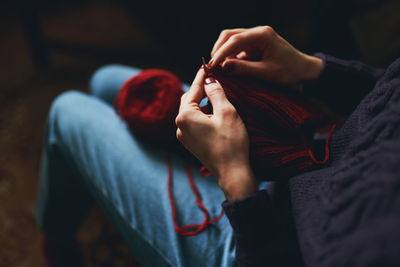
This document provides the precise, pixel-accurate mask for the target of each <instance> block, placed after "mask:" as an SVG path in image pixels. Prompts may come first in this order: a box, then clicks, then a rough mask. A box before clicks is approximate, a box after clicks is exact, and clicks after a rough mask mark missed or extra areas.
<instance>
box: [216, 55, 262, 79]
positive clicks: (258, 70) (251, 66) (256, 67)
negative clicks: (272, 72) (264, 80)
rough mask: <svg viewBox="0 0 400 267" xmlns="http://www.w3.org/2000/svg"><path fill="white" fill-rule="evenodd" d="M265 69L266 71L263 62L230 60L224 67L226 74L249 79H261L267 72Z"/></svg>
mask: <svg viewBox="0 0 400 267" xmlns="http://www.w3.org/2000/svg"><path fill="white" fill-rule="evenodd" d="M263 69H265V66H264V63H263V62H261V61H249V60H244V59H228V60H226V61H225V62H224V64H223V65H222V71H223V72H224V73H227V74H236V75H241V76H249V77H260V75H262V74H263V72H265V71H263Z"/></svg>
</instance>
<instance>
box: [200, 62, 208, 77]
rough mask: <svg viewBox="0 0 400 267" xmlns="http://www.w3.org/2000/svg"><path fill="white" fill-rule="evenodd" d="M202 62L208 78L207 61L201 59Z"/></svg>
mask: <svg viewBox="0 0 400 267" xmlns="http://www.w3.org/2000/svg"><path fill="white" fill-rule="evenodd" d="M201 60H202V61H203V69H204V72H205V73H206V77H208V69H207V64H206V60H205V59H204V57H201Z"/></svg>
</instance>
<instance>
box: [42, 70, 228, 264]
mask: <svg viewBox="0 0 400 267" xmlns="http://www.w3.org/2000/svg"><path fill="white" fill-rule="evenodd" d="M137 71H138V70H137V69H133V68H128V67H122V66H108V67H105V68H102V69H100V70H99V71H97V72H96V73H95V75H94V76H93V78H92V80H91V91H92V94H93V95H95V96H97V97H94V96H90V95H86V94H83V93H80V92H76V91H70V92H66V93H64V94H62V95H61V96H59V97H58V98H57V99H56V100H55V101H54V103H53V105H52V108H51V111H50V114H49V118H48V123H47V137H46V144H45V153H44V156H43V162H42V174H41V188H40V195H39V201H38V223H39V225H40V227H41V228H42V230H43V231H44V233H45V234H46V235H50V236H55V237H57V236H66V235H72V234H74V233H75V231H76V228H77V227H79V224H80V222H81V221H82V219H83V218H84V216H85V214H86V212H87V209H88V207H89V206H90V199H89V197H88V196H87V195H88V193H87V191H86V190H88V191H89V192H90V193H91V194H90V195H91V196H92V197H93V198H94V199H95V200H96V201H97V202H98V203H99V205H100V206H101V207H102V208H103V210H104V211H105V213H106V214H107V216H108V218H109V219H110V221H111V222H112V223H113V224H114V225H115V226H116V228H117V229H118V230H119V232H120V234H121V235H122V236H123V237H124V238H125V240H126V241H127V243H128V245H129V246H130V247H131V248H132V250H133V252H134V254H135V256H136V257H137V258H138V260H139V261H140V262H141V263H142V264H144V265H151V266H164V265H167V266H168V265H172V266H234V265H235V260H234V245H233V244H234V241H233V234H232V229H231V227H230V225H229V222H228V220H227V219H226V217H223V218H222V219H221V220H220V221H218V222H217V223H215V224H213V225H211V226H209V227H208V228H206V230H205V231H204V232H202V233H200V234H199V235H197V236H193V237H185V236H181V235H179V234H177V233H175V232H174V224H173V221H172V217H171V208H170V203H169V198H168V193H167V179H168V170H167V164H166V154H167V151H164V150H163V149H160V148H157V147H152V146H151V145H150V144H148V143H146V142H145V141H142V140H140V139H139V138H136V137H135V135H134V134H132V133H131V132H130V131H129V130H128V128H127V125H126V124H125V123H124V122H123V121H122V120H121V119H120V118H119V117H118V115H117V114H116V113H115V112H114V110H113V108H112V106H111V102H112V100H113V98H114V97H115V95H116V94H117V93H118V90H119V88H120V87H121V85H122V83H123V82H124V81H125V80H127V79H128V78H129V77H131V76H133V75H134V74H135V73H137ZM185 89H187V86H185ZM185 164H186V160H185V159H184V158H182V157H181V156H179V155H177V154H174V153H172V165H173V177H174V183H173V192H174V196H175V200H176V206H177V218H178V223H179V224H181V225H182V224H188V223H201V222H202V221H203V214H202V212H201V211H200V210H199V209H198V208H197V206H196V204H195V197H194V194H193V192H192V191H191V189H190V187H189V184H188V181H187V176H186V171H185ZM192 171H193V174H194V176H195V177H194V179H195V182H196V185H197V186H198V188H199V191H200V193H201V195H202V200H203V202H204V204H205V206H206V207H207V208H208V210H209V212H210V217H211V218H215V217H217V216H218V214H219V213H220V211H221V203H222V201H223V200H224V195H223V193H222V191H221V190H220V189H219V187H218V184H217V183H216V181H215V179H214V178H212V177H208V178H205V177H202V176H200V175H199V174H198V170H197V169H196V168H192ZM81 182H83V184H84V185H85V186H82V185H83V184H82V183H81Z"/></svg>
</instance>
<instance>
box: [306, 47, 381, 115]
mask: <svg viewBox="0 0 400 267" xmlns="http://www.w3.org/2000/svg"><path fill="white" fill-rule="evenodd" d="M314 56H316V57H318V58H320V59H322V62H323V69H322V71H321V75H320V76H319V78H318V79H316V80H315V81H311V82H308V83H306V84H305V86H304V88H303V91H304V93H305V94H307V95H310V96H313V97H316V98H318V99H320V100H322V101H324V102H325V103H326V104H328V105H329V106H330V107H331V108H332V110H335V111H336V112H339V113H341V114H343V115H348V114H349V113H351V112H352V111H353V110H354V108H355V107H356V106H357V105H358V104H359V103H360V101H361V100H362V99H363V98H364V97H365V96H366V95H367V94H368V93H369V92H370V91H371V90H372V89H373V87H374V85H375V83H376V82H377V80H378V79H379V78H380V77H381V76H382V75H383V73H384V69H375V68H372V67H370V66H368V65H366V64H364V63H361V62H358V61H353V60H352V61H350V60H342V59H337V58H334V57H332V56H329V55H325V54H322V53H317V54H314Z"/></svg>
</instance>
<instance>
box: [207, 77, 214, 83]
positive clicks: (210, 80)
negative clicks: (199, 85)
mask: <svg viewBox="0 0 400 267" xmlns="http://www.w3.org/2000/svg"><path fill="white" fill-rule="evenodd" d="M204 83H205V84H211V83H215V79H214V78H213V77H207V78H206V79H205V80H204Z"/></svg>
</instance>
